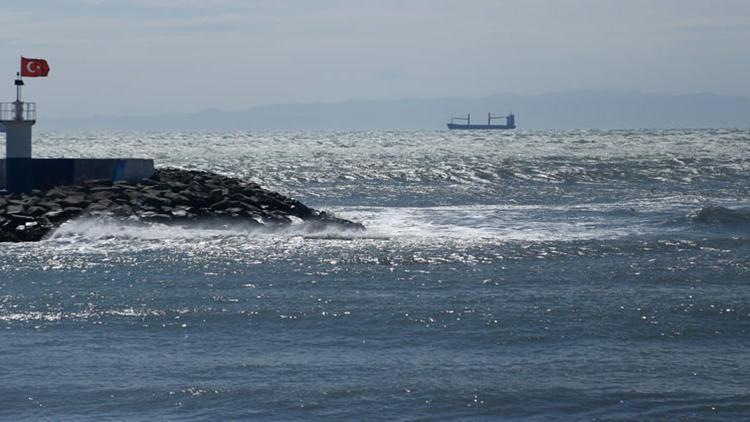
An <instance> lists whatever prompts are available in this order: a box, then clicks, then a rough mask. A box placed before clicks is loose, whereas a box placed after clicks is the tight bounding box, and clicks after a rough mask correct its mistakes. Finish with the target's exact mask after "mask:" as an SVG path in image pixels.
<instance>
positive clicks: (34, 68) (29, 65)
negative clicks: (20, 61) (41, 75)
mask: <svg viewBox="0 0 750 422" xmlns="http://www.w3.org/2000/svg"><path fill="white" fill-rule="evenodd" d="M26 70H28V71H29V72H31V73H35V72H36V71H38V70H39V64H38V63H37V62H35V61H33V60H29V62H28V63H26Z"/></svg>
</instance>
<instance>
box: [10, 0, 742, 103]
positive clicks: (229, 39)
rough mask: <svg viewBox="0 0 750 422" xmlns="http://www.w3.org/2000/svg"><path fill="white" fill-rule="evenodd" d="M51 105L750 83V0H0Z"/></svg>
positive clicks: (13, 54) (15, 55)
mask: <svg viewBox="0 0 750 422" xmlns="http://www.w3.org/2000/svg"><path fill="white" fill-rule="evenodd" d="M20 55H25V56H27V57H41V58H46V59H47V60H48V61H49V63H50V67H51V72H50V77H49V78H46V79H44V78H40V79H36V80H31V79H30V80H28V81H27V94H28V98H29V100H33V101H37V103H38V108H39V110H40V114H47V115H50V116H85V115H92V114H115V115H119V114H123V115H133V114H152V113H165V112H171V111H175V112H183V111H197V110H201V109H205V108H223V109H243V108H247V107H250V106H253V105H263V104H275V103H287V102H313V101H325V102H329V101H339V100H346V99H353V98H400V97H442V96H483V95H489V94H494V93H501V92H513V93H519V94H529V93H531V94H533V93H545V92H554V91H566V90H579V89H626V90H640V91H651V92H660V93H693V92H714V93H719V94H733V95H742V96H750V1H747V0H627V1H625V0H513V1H504V0H473V1H472V0H460V1H458V0H455V1H447V0H446V1H444V0H402V1H396V0H382V1H375V0H369V1H365V0H362V1H360V0H286V1H284V0H35V1H30V0H3V1H2V10H1V11H0V69H5V70H4V71H3V72H4V73H2V72H0V74H5V75H7V78H6V82H2V81H1V80H0V83H1V85H0V94H2V100H4V101H7V100H11V99H12V97H13V96H14V91H13V86H12V78H13V76H14V74H15V72H16V71H17V69H18V62H19V56H20Z"/></svg>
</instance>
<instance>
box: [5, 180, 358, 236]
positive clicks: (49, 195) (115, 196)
mask: <svg viewBox="0 0 750 422" xmlns="http://www.w3.org/2000/svg"><path fill="white" fill-rule="evenodd" d="M80 216H112V217H122V218H132V219H138V220H141V221H157V222H162V223H166V224H182V223H188V222H191V221H201V222H224V221H241V222H243V223H244V224H251V225H254V226H258V227H269V226H281V227H283V226H288V225H291V224H293V223H294V222H295V221H297V222H299V221H300V220H301V221H303V222H305V223H306V226H305V228H306V230H309V231H319V230H323V229H326V228H329V227H334V228H341V229H348V230H364V226H362V225H361V224H359V223H354V222H351V221H348V220H344V219H340V218H336V217H335V216H333V215H331V214H329V213H326V212H324V211H318V210H315V209H312V208H309V207H307V206H305V205H304V204H302V203H301V202H299V201H297V200H295V199H292V198H289V197H286V196H283V195H281V194H278V193H276V192H272V191H269V190H266V189H263V188H261V187H260V186H259V185H258V184H256V183H252V182H248V181H244V180H241V179H237V178H232V177H227V176H222V175H219V174H215V173H210V172H204V171H191V170H182V169H173V168H162V169H157V170H156V171H155V173H154V175H153V176H152V177H150V178H148V179H144V180H142V181H140V182H138V183H128V182H114V183H113V182H111V181H107V180H93V181H87V182H84V183H81V184H78V185H70V186H59V187H55V188H52V189H49V190H46V191H34V192H32V193H29V194H2V193H0V242H28V241H38V240H41V239H43V238H44V237H45V236H47V235H48V234H49V233H51V232H52V231H53V230H54V229H55V228H57V227H58V226H59V225H60V224H62V223H64V222H65V221H68V220H70V219H72V218H75V217H80Z"/></svg>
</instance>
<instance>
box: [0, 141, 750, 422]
mask: <svg viewBox="0 0 750 422" xmlns="http://www.w3.org/2000/svg"><path fill="white" fill-rule="evenodd" d="M35 155H36V156H39V157H45V156H47V157H53V156H58V157H59V156H66V157H80V156H88V157H105V156H123V157H126V156H141V157H153V158H155V159H156V161H157V165H161V166H177V167H185V168H195V169H205V170H212V171H217V172H221V173H224V174H228V175H233V176H239V177H244V178H248V179H252V180H254V181H257V182H259V183H261V184H262V185H264V186H265V187H268V188H271V189H275V190H278V191H280V192H282V193H285V194H288V195H291V196H294V197H296V198H298V199H300V200H302V201H303V202H305V203H306V204H308V205H311V206H314V207H318V208H322V209H327V210H332V211H333V212H334V213H336V214H337V215H339V216H341V217H345V218H350V219H354V220H357V221H360V222H362V223H364V224H365V225H366V226H367V227H368V228H369V230H368V231H367V232H366V233H364V234H351V233H342V232H327V233H321V234H319V235H309V234H308V233H306V232H305V231H304V230H296V229H295V228H291V229H289V230H285V231H283V232H277V233H259V232H252V231H248V229H246V228H244V227H226V229H223V230H222V229H217V228H211V229H208V228H202V227H199V226H196V227H183V228H171V227H170V228H168V227H165V226H160V225H157V224H155V225H151V226H140V225H132V224H124V223H118V222H114V221H105V220H91V219H89V220H85V219H84V220H78V221H73V222H70V223H67V224H65V225H64V226H63V227H62V228H61V229H60V230H58V231H57V232H56V233H55V234H54V236H52V238H50V239H48V240H46V241H43V242H41V243H33V244H31V243H30V244H0V419H7V420H23V419H27V420H38V419H50V420H63V419H74V420H101V419H142V420H206V419H211V420H236V419H264V420H299V419H303V420H309V419H317V420H337V419H345V420H358V419H373V420H423V419H461V420H481V419H486V420H496V419H499V418H508V419H527V418H528V419H538V420H549V419H559V420H571V419H578V420H580V419H584V420H599V419H604V420H607V419H691V418H694V419H726V420H737V419H745V418H748V417H750V195H749V193H750V192H749V189H750V131H748V130H669V131H646V130H641V131H565V132H543V131H537V132H534V131H531V132H524V131H517V132H503V133H478V132H464V133H453V132H310V133H274V132H267V133H222V134H201V133H87V134H62V133H47V134H38V135H36V139H35Z"/></svg>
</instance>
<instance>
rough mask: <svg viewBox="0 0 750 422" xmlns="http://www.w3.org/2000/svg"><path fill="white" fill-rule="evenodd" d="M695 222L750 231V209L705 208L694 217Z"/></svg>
mask: <svg viewBox="0 0 750 422" xmlns="http://www.w3.org/2000/svg"><path fill="white" fill-rule="evenodd" d="M693 221H694V222H695V223H698V224H704V225H718V226H723V227H729V228H749V229H750V209H742V208H741V209H731V208H725V207H718V206H712V207H704V208H702V209H701V210H700V211H698V212H697V213H696V214H695V215H694V216H693Z"/></svg>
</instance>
